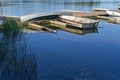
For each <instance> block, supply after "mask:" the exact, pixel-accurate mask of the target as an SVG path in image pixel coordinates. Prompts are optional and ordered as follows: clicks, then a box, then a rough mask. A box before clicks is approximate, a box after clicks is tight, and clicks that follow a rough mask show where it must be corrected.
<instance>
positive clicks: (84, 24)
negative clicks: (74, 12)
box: [60, 15, 99, 29]
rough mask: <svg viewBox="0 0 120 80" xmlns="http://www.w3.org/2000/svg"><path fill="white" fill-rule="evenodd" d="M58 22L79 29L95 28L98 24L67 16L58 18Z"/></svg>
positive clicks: (93, 21)
mask: <svg viewBox="0 0 120 80" xmlns="http://www.w3.org/2000/svg"><path fill="white" fill-rule="evenodd" d="M60 21H62V22H65V23H67V25H70V26H74V27H77V28H81V29H87V28H96V27H97V26H98V22H99V21H98V20H92V19H89V18H81V17H75V16H68V15H62V16H60Z"/></svg>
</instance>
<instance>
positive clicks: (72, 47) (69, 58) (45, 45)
mask: <svg viewBox="0 0 120 80" xmlns="http://www.w3.org/2000/svg"><path fill="white" fill-rule="evenodd" d="M117 5H118V3H103V2H95V3H88V2H83V3H81V2H79V1H76V2H75V1H74V0H70V1H65V0H60V1H59V0H58V1H57V0H56V1H53V0H52V1H47V0H46V1H42V0H41V1H19V2H17V1H8V2H3V3H1V6H0V14H1V15H15V16H21V15H26V14H32V13H38V12H55V11H59V10H63V9H69V10H81V11H92V10H93V8H96V7H100V8H107V9H116V7H117ZM3 26H5V27H6V28H5V29H4V28H3V29H1V28H0V80H120V63H119V61H120V37H119V36H120V25H119V24H113V23H107V22H105V21H101V22H100V23H99V25H98V29H97V30H95V31H94V30H93V31H89V30H88V31H80V32H81V33H79V34H75V33H71V32H67V31H64V30H58V31H57V33H49V32H43V31H40V32H37V33H36V32H35V33H28V32H19V30H18V29H13V27H16V23H15V22H14V21H12V22H10V21H8V22H7V23H5V24H4V25H3ZM9 27H10V28H9Z"/></svg>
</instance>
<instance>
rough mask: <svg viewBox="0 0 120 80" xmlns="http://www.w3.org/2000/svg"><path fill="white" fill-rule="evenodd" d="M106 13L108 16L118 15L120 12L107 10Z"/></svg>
mask: <svg viewBox="0 0 120 80" xmlns="http://www.w3.org/2000/svg"><path fill="white" fill-rule="evenodd" d="M106 13H107V14H108V15H110V16H116V17H120V13H119V12H115V11H110V10H107V11H106Z"/></svg>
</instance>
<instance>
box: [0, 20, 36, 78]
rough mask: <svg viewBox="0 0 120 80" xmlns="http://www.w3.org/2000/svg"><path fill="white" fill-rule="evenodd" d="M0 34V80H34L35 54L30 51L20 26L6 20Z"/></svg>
mask: <svg viewBox="0 0 120 80" xmlns="http://www.w3.org/2000/svg"><path fill="white" fill-rule="evenodd" d="M2 27H3V29H2V30H1V31H2V33H0V34H1V35H0V80H36V78H37V72H36V71H37V70H36V69H37V63H36V56H35V52H34V51H33V50H32V49H30V48H29V47H28V46H27V44H26V40H25V39H23V37H24V36H25V35H24V34H23V33H22V32H21V25H20V24H19V23H18V22H17V21H15V20H9V19H6V20H5V21H4V23H3V25H2Z"/></svg>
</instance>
